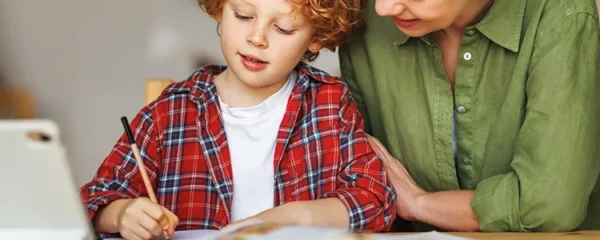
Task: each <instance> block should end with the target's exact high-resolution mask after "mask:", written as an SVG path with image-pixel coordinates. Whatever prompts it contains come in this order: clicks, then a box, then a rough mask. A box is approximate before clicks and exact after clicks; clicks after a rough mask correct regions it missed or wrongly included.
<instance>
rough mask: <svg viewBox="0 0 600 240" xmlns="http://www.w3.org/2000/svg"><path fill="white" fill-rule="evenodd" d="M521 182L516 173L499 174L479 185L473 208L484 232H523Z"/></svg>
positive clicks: (472, 203) (472, 202)
mask: <svg viewBox="0 0 600 240" xmlns="http://www.w3.org/2000/svg"><path fill="white" fill-rule="evenodd" d="M518 189H519V184H518V180H517V176H516V175H515V173H509V174H503V175H498V176H495V177H491V178H488V179H485V180H483V181H481V182H480V183H479V184H478V185H477V189H476V190H475V194H474V196H473V199H472V200H471V208H472V209H473V212H475V216H476V217H477V220H478V221H479V226H480V229H481V231H482V232H507V231H510V232H523V231H525V228H524V227H523V226H522V224H521V220H520V219H519V218H520V217H519V216H520V214H519V195H518Z"/></svg>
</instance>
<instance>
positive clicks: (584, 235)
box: [394, 231, 600, 240]
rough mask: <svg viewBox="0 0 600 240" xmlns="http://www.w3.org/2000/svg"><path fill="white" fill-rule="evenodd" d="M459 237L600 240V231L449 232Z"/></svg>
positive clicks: (519, 239) (518, 239)
mask: <svg viewBox="0 0 600 240" xmlns="http://www.w3.org/2000/svg"><path fill="white" fill-rule="evenodd" d="M394 234H395V235H396V234H397V235H409V234H410V233H394ZM444 234H449V235H453V236H457V237H464V238H469V239H484V240H488V239H498V240H501V239H502V240H504V239H506V240H521V239H523V240H530V239H540V240H562V239H566V240H583V239H586V240H587V239H590V240H592V239H594V240H600V231H582V232H566V233H465V232H448V233H444Z"/></svg>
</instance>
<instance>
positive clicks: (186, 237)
mask: <svg viewBox="0 0 600 240" xmlns="http://www.w3.org/2000/svg"><path fill="white" fill-rule="evenodd" d="M218 232H219V231H217V230H189V231H176V232H175V236H174V237H173V238H171V239H172V240H198V239H206V237H207V236H210V235H214V234H215V233H218ZM106 239H107V240H108V239H110V240H122V238H106Z"/></svg>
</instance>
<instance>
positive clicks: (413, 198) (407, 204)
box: [367, 135, 426, 221]
mask: <svg viewBox="0 0 600 240" xmlns="http://www.w3.org/2000/svg"><path fill="white" fill-rule="evenodd" d="M367 138H368V139H369V143H370V145H371V147H373V149H374V150H375V152H376V153H377V155H378V156H379V158H381V160H382V161H383V164H384V167H385V171H386V173H387V175H388V180H389V181H390V183H391V184H392V187H393V188H394V189H395V190H396V196H397V197H396V212H397V213H398V216H400V217H401V218H403V219H406V220H409V221H415V220H416V219H417V217H416V215H417V212H418V199H419V197H420V196H422V195H424V194H426V192H425V191H424V190H423V189H421V188H420V187H419V186H418V185H417V183H416V182H415V180H413V178H412V177H411V176H410V174H409V173H408V171H407V170H406V168H405V167H404V166H403V165H402V163H400V161H399V160H398V159H396V158H394V157H392V155H391V154H390V153H389V152H388V151H387V149H386V148H385V146H383V144H382V143H381V142H380V141H379V140H377V138H374V137H372V136H370V135H367Z"/></svg>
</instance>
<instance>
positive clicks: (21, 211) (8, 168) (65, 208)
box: [0, 120, 93, 239]
mask: <svg viewBox="0 0 600 240" xmlns="http://www.w3.org/2000/svg"><path fill="white" fill-rule="evenodd" d="M92 233H93V231H91V227H90V224H89V223H88V221H87V217H86V215H85V212H84V208H83V204H82V202H81V199H80V198H79V194H78V191H77V186H76V185H75V183H74V181H73V177H72V173H71V170H70V168H69V165H68V162H67V157H66V154H65V151H64V149H63V145H62V144H61V141H60V135H59V129H58V127H57V125H56V124H54V123H53V122H51V121H47V120H24V121H22V120H18V121H16V120H15V121H12V120H0V239H92V238H93V235H92Z"/></svg>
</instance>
